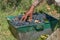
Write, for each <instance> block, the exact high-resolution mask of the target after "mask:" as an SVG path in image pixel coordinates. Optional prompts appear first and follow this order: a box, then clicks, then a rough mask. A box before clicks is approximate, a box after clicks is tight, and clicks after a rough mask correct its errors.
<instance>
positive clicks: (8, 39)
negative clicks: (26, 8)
mask: <svg viewBox="0 0 60 40" xmlns="http://www.w3.org/2000/svg"><path fill="white" fill-rule="evenodd" d="M40 9H41V10H42V11H44V12H47V13H49V14H50V13H52V14H53V15H55V14H57V11H56V10H55V8H54V6H53V5H51V6H48V5H47V4H46V5H43V6H42V7H40V6H39V7H37V10H40ZM20 12H22V11H18V10H15V11H13V12H12V11H9V12H2V11H0V40H16V39H15V38H14V37H13V35H12V34H11V32H10V30H9V29H8V27H9V25H8V23H7V19H6V17H7V16H10V15H13V16H17V15H19V14H20ZM54 12H55V13H54Z"/></svg>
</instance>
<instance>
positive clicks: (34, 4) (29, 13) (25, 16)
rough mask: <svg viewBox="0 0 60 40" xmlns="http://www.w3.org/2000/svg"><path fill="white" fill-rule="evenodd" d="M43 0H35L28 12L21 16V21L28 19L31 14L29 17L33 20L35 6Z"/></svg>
mask: <svg viewBox="0 0 60 40" xmlns="http://www.w3.org/2000/svg"><path fill="white" fill-rule="evenodd" d="M42 1H43V0H34V2H33V4H32V6H31V7H30V9H29V10H28V11H27V12H26V14H25V15H24V16H23V17H22V18H21V21H22V20H23V21H25V20H26V19H27V17H28V16H29V19H30V20H32V14H33V12H34V9H35V7H36V6H37V5H38V4H39V3H40V2H42Z"/></svg>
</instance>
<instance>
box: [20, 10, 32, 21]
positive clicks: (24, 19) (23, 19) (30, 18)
mask: <svg viewBox="0 0 60 40" xmlns="http://www.w3.org/2000/svg"><path fill="white" fill-rule="evenodd" d="M28 16H29V20H30V21H31V20H32V12H30V11H29V12H27V13H26V14H25V15H23V16H22V18H21V20H20V21H26V19H27V17H28Z"/></svg>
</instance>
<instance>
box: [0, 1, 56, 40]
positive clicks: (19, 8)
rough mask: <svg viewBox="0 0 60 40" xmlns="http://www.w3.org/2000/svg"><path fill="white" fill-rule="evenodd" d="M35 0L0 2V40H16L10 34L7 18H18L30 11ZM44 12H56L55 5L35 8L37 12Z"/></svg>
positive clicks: (44, 4) (45, 4) (43, 5)
mask: <svg viewBox="0 0 60 40" xmlns="http://www.w3.org/2000/svg"><path fill="white" fill-rule="evenodd" d="M32 2H33V0H0V40H16V39H15V38H14V37H13V35H12V34H11V33H10V31H9V29H8V27H9V25H8V23H7V19H6V17H7V16H10V15H13V16H17V15H20V14H21V13H24V12H25V11H27V10H28V9H29V7H30V6H31V4H32ZM41 10H42V11H44V12H47V13H50V12H51V11H53V10H55V7H54V5H50V9H49V5H48V4H47V3H43V4H40V5H39V6H37V7H36V8H35V11H37V12H39V11H41Z"/></svg>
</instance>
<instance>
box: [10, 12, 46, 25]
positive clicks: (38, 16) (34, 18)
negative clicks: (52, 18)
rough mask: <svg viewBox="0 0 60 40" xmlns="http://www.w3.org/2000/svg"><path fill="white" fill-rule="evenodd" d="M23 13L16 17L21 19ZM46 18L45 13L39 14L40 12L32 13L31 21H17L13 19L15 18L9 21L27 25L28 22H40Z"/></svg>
mask: <svg viewBox="0 0 60 40" xmlns="http://www.w3.org/2000/svg"><path fill="white" fill-rule="evenodd" d="M22 16H23V15H19V16H18V19H19V20H20V19H21V17H22ZM45 18H46V15H45V14H41V13H34V14H33V16H32V21H31V22H29V21H22V22H20V21H19V20H18V21H17V20H15V19H13V20H12V21H11V23H12V24H13V25H14V26H23V25H29V24H37V23H40V22H41V23H42V22H44V19H45Z"/></svg>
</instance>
